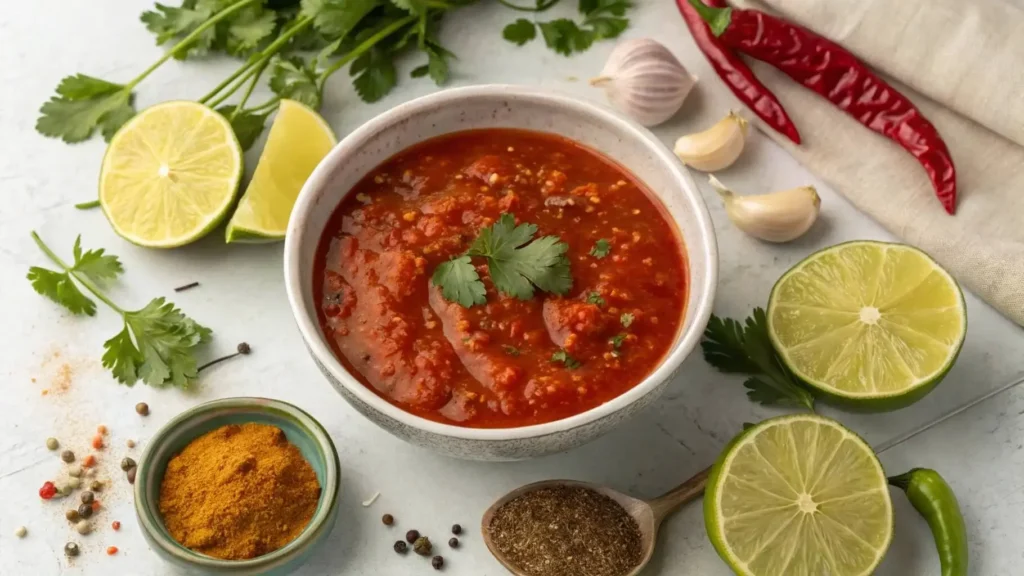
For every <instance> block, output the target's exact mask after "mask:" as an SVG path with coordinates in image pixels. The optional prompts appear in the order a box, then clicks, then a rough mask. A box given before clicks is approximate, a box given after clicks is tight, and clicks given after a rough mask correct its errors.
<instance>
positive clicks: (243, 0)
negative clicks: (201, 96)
mask: <svg viewBox="0 0 1024 576" xmlns="http://www.w3.org/2000/svg"><path fill="white" fill-rule="evenodd" d="M261 1H262V0H239V1H238V2H235V3H234V4H232V5H230V6H228V7H227V8H225V9H223V10H221V11H220V12H218V13H216V14H214V15H213V16H212V17H211V18H210V19H209V20H207V21H206V22H203V23H202V24H200V25H199V27H197V28H196V29H195V30H193V31H192V33H191V34H189V35H188V36H185V37H184V38H183V39H182V40H181V42H178V43H177V44H175V45H174V46H173V47H172V48H171V49H170V50H168V51H167V52H165V53H164V55H163V56H161V57H160V59H159V60H157V61H156V62H155V63H154V64H153V65H152V66H150V67H149V68H146V69H145V70H143V72H142V74H139V75H138V76H136V77H135V79H134V80H132V81H131V82H129V83H128V84H126V85H125V90H126V91H131V90H132V89H133V88H135V86H137V85H138V84H139V82H142V81H143V80H145V79H146V76H149V75H150V74H152V73H153V71H154V70H156V69H157V68H159V67H160V66H161V65H162V64H163V63H164V62H167V61H168V60H170V59H171V58H173V57H174V55H175V54H177V53H178V51H180V50H182V49H183V48H187V47H188V45H189V44H191V43H192V42H194V41H195V40H196V39H197V38H199V37H200V36H201V35H202V34H203V33H204V32H206V31H207V30H209V29H210V28H211V27H212V26H215V25H216V24H217V23H218V22H220V21H221V20H223V19H225V18H227V17H228V16H230V15H232V14H234V13H235V12H238V11H239V10H241V9H242V8H245V7H246V6H249V5H252V4H256V3H258V2H261Z"/></svg>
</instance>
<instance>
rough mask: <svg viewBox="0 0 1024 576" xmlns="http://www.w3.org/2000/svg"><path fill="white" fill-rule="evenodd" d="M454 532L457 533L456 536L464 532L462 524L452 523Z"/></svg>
mask: <svg viewBox="0 0 1024 576" xmlns="http://www.w3.org/2000/svg"><path fill="white" fill-rule="evenodd" d="M452 534H455V535H456V536H458V535H459V534H462V526H460V525H458V524H452Z"/></svg>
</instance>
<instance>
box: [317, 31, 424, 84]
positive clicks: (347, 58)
mask: <svg viewBox="0 0 1024 576" xmlns="http://www.w3.org/2000/svg"><path fill="white" fill-rule="evenodd" d="M416 18H417V17H416V16H406V17H405V18H402V19H401V20H397V21H395V22H392V23H391V24H390V25H389V26H387V27H385V28H382V29H381V30H380V31H378V32H377V33H376V34H374V35H373V36H370V37H369V38H367V39H366V40H364V41H363V43H362V44H360V45H359V46H356V47H355V48H354V49H352V51H351V52H349V53H348V54H346V55H344V56H342V57H341V58H339V59H337V60H335V61H334V62H333V63H332V64H331V65H330V66H329V67H328V68H327V69H326V70H324V71H323V72H321V73H320V78H319V81H320V85H321V86H323V83H324V81H325V80H327V78H328V77H329V76H330V75H331V74H334V73H335V72H337V71H338V69H339V68H341V67H342V66H344V65H346V64H348V63H349V62H351V61H353V60H355V59H356V58H359V57H360V56H362V55H363V54H364V53H365V52H366V51H368V50H369V49H370V48H373V47H374V46H375V45H376V44H377V43H378V42H380V41H381V40H383V39H385V38H387V37H388V36H390V35H392V34H394V33H395V32H397V31H398V30H401V29H402V28H403V27H404V26H407V25H408V24H411V23H412V22H414V21H415V20H416Z"/></svg>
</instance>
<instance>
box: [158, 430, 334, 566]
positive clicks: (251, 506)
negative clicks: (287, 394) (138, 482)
mask: <svg viewBox="0 0 1024 576" xmlns="http://www.w3.org/2000/svg"><path fill="white" fill-rule="evenodd" d="M319 500H320V483H319V482H318V481H317V478H316V473H315V472H313V468H312V466H310V465H309V462H307V461H306V459H305V458H304V457H303V456H302V454H301V453H300V452H299V449H298V448H296V447H295V446H294V445H293V444H291V443H290V442H288V439H287V438H286V437H285V435H284V432H283V431H281V429H280V428H277V427H275V426H270V425H266V424H256V423H248V424H241V425H235V424H232V425H228V426H223V427H221V428H218V429H216V430H214V431H212V432H208V433H206V434H204V435H202V436H200V437H199V438H196V439H195V440H193V441H192V442H191V443H190V444H189V445H188V446H186V447H185V449H184V450H182V451H181V452H180V453H179V454H177V455H175V456H174V457H173V458H171V459H170V461H169V462H168V463H167V471H166V472H164V477H163V481H162V482H161V484H160V513H161V514H162V515H163V519H164V525H165V526H166V527H167V530H168V531H169V532H170V533H171V536H172V537H174V539H175V540H177V541H178V542H179V543H180V544H182V545H183V546H185V547H187V548H189V549H191V550H194V551H196V552H200V553H203V554H206V555H208V556H213V557H214V558H221V559H224V560H245V559H248V558H255V557H257V556H262V555H264V554H267V553H270V552H273V551H274V550H277V549H278V548H281V547H283V546H285V545H286V544H288V543H289V542H291V541H292V540H294V539H295V538H296V537H298V535H299V534H300V533H301V532H302V531H303V529H305V528H306V525H307V524H309V521H310V519H312V517H313V513H314V512H315V511H316V507H317V504H318V502H319Z"/></svg>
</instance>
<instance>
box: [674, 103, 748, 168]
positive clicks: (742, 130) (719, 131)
mask: <svg viewBox="0 0 1024 576" xmlns="http://www.w3.org/2000/svg"><path fill="white" fill-rule="evenodd" d="M747 128H748V124H747V121H746V120H744V119H743V117H741V116H740V115H738V114H736V113H735V112H729V114H728V115H727V116H726V117H725V118H722V119H721V120H719V121H718V122H717V123H715V125H714V126H712V127H711V128H708V129H707V130H705V131H703V132H697V133H696V134H688V135H686V136H683V137H681V138H680V139H679V140H676V146H675V150H674V152H675V153H676V156H678V157H679V159H680V160H682V161H683V163H684V164H686V165H687V166H690V167H691V168H696V169H697V170H700V171H701V172H717V171H718V170H724V169H725V168H728V167H729V166H732V164H733V162H735V161H736V159H737V158H739V157H740V153H741V152H743V146H744V145H745V144H746V142H747Z"/></svg>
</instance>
